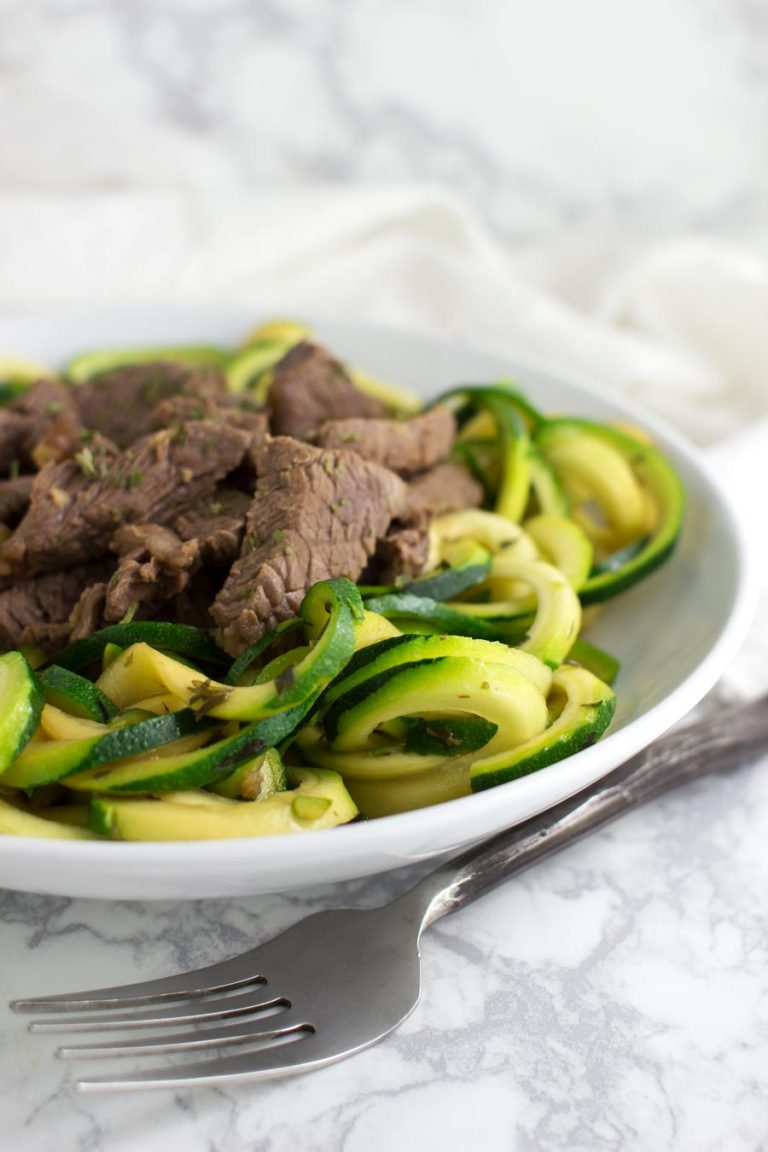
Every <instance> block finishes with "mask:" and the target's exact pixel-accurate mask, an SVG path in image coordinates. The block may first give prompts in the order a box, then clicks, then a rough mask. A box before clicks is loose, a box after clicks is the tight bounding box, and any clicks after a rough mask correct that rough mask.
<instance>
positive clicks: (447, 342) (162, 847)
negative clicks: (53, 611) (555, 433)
mask: <svg viewBox="0 0 768 1152" xmlns="http://www.w3.org/2000/svg"><path fill="white" fill-rule="evenodd" d="M158 313H160V314H161V315H162V316H164V317H166V318H168V322H169V324H171V323H182V324H184V325H185V326H186V325H188V324H191V323H192V322H193V319H194V318H199V322H200V324H201V325H202V327H201V332H203V333H204V332H205V331H206V327H207V328H208V329H209V330H215V329H216V328H217V327H222V328H223V327H224V326H225V325H227V326H233V325H234V324H237V323H240V322H241V321H242V322H244V323H245V324H250V325H253V324H254V323H255V318H254V310H251V309H248V310H246V309H245V308H243V307H242V306H241V305H233V306H232V307H230V308H227V307H222V306H217V307H216V308H212V309H204V308H202V307H198V306H195V305H190V306H189V307H183V306H181V307H180V306H172V307H169V308H167V309H165V308H163V309H160V308H158V306H144V305H141V306H136V307H131V306H126V307H120V306H119V305H110V306H103V307H97V308H93V309H84V308H78V309H72V308H63V309H52V308H44V309H24V310H23V311H21V310H19V311H3V312H2V314H0V338H2V329H4V328H5V327H6V326H11V327H13V325H14V323H19V322H20V321H21V322H23V324H24V325H27V324H29V323H34V324H38V325H41V326H45V325H53V326H55V327H59V326H61V325H62V324H63V323H64V322H70V323H73V324H77V323H79V322H82V321H84V320H85V319H87V320H88V322H89V323H92V324H93V326H94V328H98V325H99V321H100V320H101V321H102V322H104V320H105V318H107V317H110V318H112V319H116V318H118V317H119V319H120V321H123V320H124V321H125V322H126V323H133V322H135V323H136V324H137V326H140V324H141V321H142V318H146V317H148V316H151V317H152V319H153V320H156V318H157V316H158ZM246 317H247V319H246ZM194 322H195V323H197V319H195V320H194ZM308 322H309V323H310V324H311V325H312V327H313V328H317V329H318V331H319V334H320V335H321V337H322V332H323V330H334V329H338V330H344V329H346V330H347V331H351V330H355V331H356V332H357V333H358V335H360V334H364V333H365V332H366V331H369V332H370V333H371V334H372V335H375V336H378V337H381V335H382V334H387V335H390V336H392V337H393V338H394V339H398V338H406V339H411V340H413V339H416V340H420V341H423V342H426V343H430V344H433V345H435V346H436V347H439V348H440V349H441V350H442V351H446V350H449V349H451V348H453V349H456V350H460V351H461V352H462V353H465V354H468V355H477V356H479V357H483V358H491V359H495V360H498V361H499V362H500V363H501V362H502V361H503V362H505V363H508V364H509V368H508V372H509V374H510V375H514V374H515V373H516V372H530V373H538V374H541V375H543V376H545V377H547V378H549V379H550V380H552V381H553V382H555V383H557V384H561V385H562V386H564V387H567V388H575V389H576V390H577V391H582V392H586V393H587V394H589V395H591V396H593V397H594V398H595V399H597V400H598V401H599V402H600V403H601V404H606V403H607V404H608V406H609V407H613V408H616V409H618V410H620V411H621V414H622V415H623V416H627V415H628V416H630V417H633V418H636V419H637V420H639V421H641V422H642V423H643V424H644V425H645V426H646V427H648V428H649V429H650V430H651V431H652V432H653V434H654V435H655V436H658V437H659V439H660V440H662V441H664V442H666V443H668V444H670V445H671V446H672V447H673V448H674V451H675V452H676V453H678V454H679V455H680V456H681V457H682V459H684V460H685V461H686V463H687V464H688V465H689V466H690V467H691V468H692V470H693V471H694V473H695V474H696V475H697V478H698V479H699V480H700V481H701V482H703V484H704V486H705V488H706V490H707V494H708V496H709V497H710V498H713V499H714V501H715V503H716V504H717V506H718V512H719V513H720V515H721V517H722V521H723V523H724V524H726V525H727V526H728V529H729V531H730V535H731V541H730V542H731V544H732V547H733V558H734V561H735V571H736V578H735V581H734V588H733V600H732V603H731V607H730V611H729V612H728V615H727V617H726V619H725V623H724V625H723V627H722V628H721V630H720V632H719V634H718V636H717V637H716V639H715V640H714V642H713V643H712V646H711V647H710V649H709V651H708V652H707V654H706V655H705V657H704V659H703V660H702V661H701V662H700V663H699V664H698V665H697V666H696V668H695V669H694V670H693V671H692V672H691V673H689V675H688V676H687V677H686V679H685V680H684V681H683V682H682V683H681V684H679V685H678V686H677V688H675V689H674V690H673V691H672V692H670V693H668V694H667V695H666V696H665V697H664V698H663V699H662V700H660V701H659V702H658V703H656V704H655V705H653V706H652V707H651V708H650V709H649V710H648V711H647V712H646V713H644V714H643V715H641V716H638V717H635V718H634V719H632V720H629V721H628V722H627V723H626V724H625V725H624V726H623V727H622V728H620V729H617V730H616V731H614V732H611V731H609V732H608V734H607V735H606V736H605V737H604V739H603V740H601V741H599V742H598V743H597V744H595V745H593V746H592V747H590V748H587V749H584V750H582V751H581V752H579V753H576V754H575V756H570V757H568V758H566V759H565V760H562V761H558V762H556V763H555V764H552V765H549V766H548V767H547V768H545V769H543V771H545V772H547V773H548V774H549V775H548V778H549V779H550V780H551V781H555V780H557V782H558V784H559V783H560V781H559V779H558V777H562V778H563V787H558V799H557V800H554V801H552V803H551V804H545V805H544V806H540V807H538V808H534V809H533V810H532V811H531V812H529V813H528V814H527V815H532V814H533V812H534V811H536V812H542V811H546V810H548V809H549V808H551V807H552V806H553V804H555V803H558V802H559V801H560V800H564V799H566V798H567V797H568V796H571V795H573V794H575V793H576V792H578V791H580V790H582V789H583V788H585V787H588V786H589V784H590V783H591V782H593V781H594V780H597V779H600V778H601V777H602V776H605V775H607V774H608V773H609V772H610V771H612V770H613V768H614V767H615V766H616V765H618V764H620V763H622V762H623V761H624V760H626V759H628V758H629V757H630V756H632V755H635V754H637V753H638V752H639V751H641V750H642V749H643V748H645V747H647V746H648V745H649V744H650V743H652V742H653V741H654V740H656V739H658V738H659V737H660V736H661V735H662V734H663V733H664V732H665V731H667V730H668V729H669V728H670V727H672V726H673V725H674V724H675V723H677V722H679V721H680V720H681V719H682V718H683V717H684V716H685V715H687V714H688V713H689V712H690V711H691V709H693V708H694V707H695V706H696V705H697V704H698V703H699V702H700V701H701V699H702V698H703V697H704V696H705V695H706V693H707V692H708V691H709V690H710V689H711V688H712V687H713V685H714V684H715V683H716V681H717V679H718V677H719V675H720V673H721V672H722V670H723V669H724V668H725V666H726V665H727V663H728V662H729V660H730V659H731V658H732V657H733V656H734V655H735V653H736V651H737V649H738V647H739V645H740V643H741V641H742V639H743V637H744V635H745V634H746V630H747V628H748V626H749V623H750V620H751V619H752V616H753V614H754V611H755V606H756V602H757V596H758V590H759V581H758V578H757V572H756V567H755V564H754V562H753V560H752V556H751V550H750V548H749V544H748V540H747V536H746V531H745V528H744V525H743V522H742V520H741V517H740V514H739V511H738V509H737V508H736V506H735V503H734V501H733V500H732V498H731V497H730V495H729V493H728V492H727V490H726V489H725V488H724V487H723V486H722V485H721V484H720V483H719V481H718V480H717V479H716V477H714V476H713V475H712V474H711V472H710V470H709V469H708V468H707V467H706V463H705V460H704V456H703V453H702V452H701V451H700V450H699V449H697V448H696V447H695V446H694V445H693V444H691V443H690V442H689V441H688V439H687V438H686V437H685V436H684V435H683V434H682V433H680V432H679V431H678V430H677V429H675V428H673V427H671V426H669V425H668V424H667V423H666V422H665V421H664V420H663V419H662V418H660V417H658V416H657V415H656V413H654V412H651V411H648V410H646V409H645V408H644V407H643V405H642V404H641V403H638V402H637V401H636V400H635V399H634V398H632V397H624V396H619V397H618V398H617V399H614V397H612V396H608V397H606V396H605V394H604V393H603V392H601V390H600V387H601V386H600V384H598V383H596V382H594V381H592V380H585V379H584V378H583V374H582V373H579V372H574V373H573V374H572V375H571V374H564V373H562V372H559V371H556V370H552V369H551V368H548V367H547V366H546V365H545V364H542V363H541V362H539V363H534V362H532V361H531V360H530V359H528V360H519V359H517V358H516V357H515V356H514V355H513V354H505V353H504V352H502V351H499V350H498V349H492V348H483V347H481V346H475V345H473V344H472V343H470V342H467V341H463V340H457V339H456V338H455V337H454V336H451V335H448V336H441V335H439V334H436V333H434V332H429V331H426V330H421V329H418V328H408V327H404V326H402V325H391V324H386V323H380V322H378V321H371V320H365V319H360V318H354V317H352V318H350V317H340V316H333V315H325V316H323V315H321V314H318V313H315V314H313V315H312V316H310V317H309V320H308ZM13 351H17V350H16V349H14V350H13ZM18 351H19V353H21V350H20V349H19V350H18ZM28 354H31V353H28ZM608 746H609V747H610V749H611V751H612V754H611V755H609V756H608V757H607V758H606V755H605V750H606V747H608ZM575 758H578V762H579V765H580V768H581V771H580V773H579V777H578V782H577V783H576V784H575V785H574V786H573V787H570V788H569V787H568V785H567V781H566V777H567V774H568V771H569V768H572V765H573V763H574V759H575ZM606 759H608V760H610V762H611V763H610V764H609V765H608V766H605V762H606ZM600 765H603V766H602V767H600ZM535 775H536V776H538V775H539V773H536V774H535ZM526 779H529V778H526V777H523V778H521V779H520V780H513V781H509V782H507V783H505V784H502V785H500V786H499V787H498V788H495V789H489V790H487V791H485V792H480V793H474V794H472V795H470V796H466V797H460V798H458V799H455V800H452V801H448V802H445V803H443V804H440V805H435V806H433V807H431V808H429V809H427V810H425V809H417V810H413V811H410V812H404V813H398V814H395V815H391V816H387V817H382V818H379V819H377V820H376V821H371V822H369V823H368V822H366V823H361V824H352V825H345V826H343V827H340V828H332V829H325V830H322V831H316V832H313V833H311V834H304V835H302V834H300V833H299V834H297V835H296V836H290V837H287V836H285V837H280V836H270V837H263V838H258V839H253V838H250V839H249V838H240V839H228V840H219V841H215V840H213V841H204V842H200V841H188V842H187V841H168V842H161V843H153V842H149V843H146V842H145V843H142V842H139V843H133V842H131V843H129V842H120V841H117V842H114V841H110V842H108V843H101V842H99V841H82V842H79V841H57V840H55V839H41V838H38V837H21V836H19V837H10V836H8V837H0V864H2V863H3V862H4V861H7V860H8V859H9V858H12V859H13V860H14V861H15V862H16V863H17V864H18V865H19V866H21V867H23V864H24V862H25V861H26V860H32V859H37V858H38V857H40V856H45V858H46V862H47V864H48V866H49V867H50V868H51V869H53V870H55V869H56V867H57V865H59V864H61V866H62V867H63V866H71V867H74V868H78V867H79V866H82V867H83V868H85V867H87V868H89V869H92V868H96V867H98V866H99V865H100V864H106V863H107V862H109V864H110V868H109V872H110V873H111V872H112V871H113V870H114V869H115V868H118V869H119V868H120V866H121V865H125V866H129V865H134V866H137V865H139V863H140V864H141V871H144V870H146V869H148V868H151V867H152V866H153V863H154V862H156V863H157V865H158V866H159V867H162V866H163V864H165V863H167V862H168V861H170V860H178V859H180V858H181V857H182V856H183V854H184V852H185V850H186V852H198V853H199V852H200V851H204V852H205V857H206V863H207V864H208V865H209V866H215V865H216V864H218V863H225V862H226V863H227V864H228V865H229V866H237V863H238V861H239V860H241V859H242V860H243V861H245V860H246V858H247V863H248V865H249V867H250V868H254V867H257V866H258V862H259V856H261V855H263V854H265V853H267V854H268V856H269V863H270V866H271V867H273V868H277V869H279V868H280V866H281V863H282V862H283V861H285V863H286V864H287V863H288V862H289V861H290V862H291V863H292V864H295V863H297V862H298V860H299V858H300V857H301V855H302V854H303V853H304V852H305V851H306V850H307V849H309V853H310V855H314V849H312V848H310V845H319V844H325V846H326V847H325V849H324V851H327V852H328V853H330V854H331V855H332V856H333V857H334V858H335V859H337V860H340V859H341V860H344V859H350V860H351V859H352V858H357V857H359V855H360V852H361V850H364V849H365V847H366V845H368V846H369V847H370V851H371V855H373V854H374V853H375V852H378V853H379V854H384V855H387V854H389V853H391V854H392V857H393V862H392V865H391V866H392V867H398V866H402V865H406V864H408V863H409V862H413V863H415V862H416V861H418V860H421V859H431V858H436V857H438V856H440V855H442V854H444V853H446V852H450V851H453V850H455V849H457V848H459V847H461V846H466V845H467V844H468V843H470V842H471V840H472V839H478V838H482V836H484V835H488V836H490V835H493V832H487V833H480V834H479V835H478V836H475V837H473V838H467V837H466V836H462V835H461V831H460V830H461V827H462V823H463V822H464V814H465V813H466V812H467V805H472V809H471V811H472V812H473V813H475V814H476V815H477V817H478V818H479V817H480V815H481V813H482V812H485V811H491V810H493V809H497V808H498V805H499V789H502V790H509V789H511V788H517V789H518V791H520V786H521V785H523V786H524V785H525V781H526ZM425 811H428V812H429V813H430V821H431V827H430V831H429V833H428V834H425V839H428V840H435V839H441V844H442V846H441V847H440V848H437V849H436V848H434V847H433V846H425V848H424V850H423V852H419V851H415V852H414V851H412V850H409V851H408V852H407V854H404V853H403V850H402V849H400V850H398V841H403V840H411V839H418V836H414V835H413V833H414V832H417V831H418V824H419V822H420V821H423V819H424V816H423V814H424V812H425ZM527 815H525V816H520V817H519V818H517V819H516V818H515V817H514V815H512V816H510V821H509V823H510V826H511V825H513V824H516V823H519V822H521V821H522V820H524V819H526V818H527ZM473 822H474V823H477V820H475V821H473ZM374 829H375V833H374V836H373V837H372V835H371V833H372V830H374ZM441 829H442V830H443V832H444V833H448V834H449V835H450V839H449V840H447V841H446V839H445V835H444V836H443V837H442V838H441V837H440V835H439V833H440V831H441ZM318 837H319V838H320V839H319V840H318ZM373 839H375V841H376V843H375V846H374V845H373V844H372V843H371V842H372V840H373ZM203 845H204V848H203ZM383 870H384V869H383V868H377V869H376V870H375V871H377V872H379V871H383ZM365 874H366V873H365V872H364V871H361V870H359V869H358V870H356V871H355V876H362V875H365ZM0 883H6V884H7V880H0ZM288 887H289V886H288V885H286V890H287V888H288ZM25 890H29V891H44V890H45V889H41V888H40V887H39V886H38V887H35V888H28V889H25ZM251 890H252V891H253V892H254V893H257V892H266V891H277V890H279V889H277V888H275V887H274V886H271V887H269V888H253V889H251ZM165 895H166V894H165V893H161V894H160V897H159V898H163V897H164V896H165ZM102 898H103V897H102ZM107 898H109V897H107ZM142 898H143V899H148V898H152V897H151V896H150V897H147V896H144V897H142ZM177 898H181V897H177ZM186 898H188V899H205V898H216V897H213V896H208V895H207V894H205V893H203V894H200V893H196V892H191V893H189V895H188V896H187V897H186Z"/></svg>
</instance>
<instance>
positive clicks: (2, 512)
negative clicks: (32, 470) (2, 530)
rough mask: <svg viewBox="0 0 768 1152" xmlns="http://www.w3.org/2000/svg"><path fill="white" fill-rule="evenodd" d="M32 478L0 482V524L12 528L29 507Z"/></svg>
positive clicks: (15, 478)
mask: <svg viewBox="0 0 768 1152" xmlns="http://www.w3.org/2000/svg"><path fill="white" fill-rule="evenodd" d="M34 480H35V478H34V476H14V477H12V478H11V479H9V480H0V524H5V525H6V527H8V528H12V527H13V526H14V524H18V522H19V520H21V518H22V516H23V515H24V513H25V512H26V510H27V508H28V507H29V499H30V496H31V495H32V485H33V483H34Z"/></svg>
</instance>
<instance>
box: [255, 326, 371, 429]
mask: <svg viewBox="0 0 768 1152" xmlns="http://www.w3.org/2000/svg"><path fill="white" fill-rule="evenodd" d="M267 407H268V409H269V415H270V424H271V427H272V431H273V432H274V433H275V434H276V435H280V436H295V437H296V439H297V440H312V439H313V438H314V436H315V435H316V434H317V432H318V430H319V428H320V425H321V424H323V423H324V422H325V421H326V420H337V419H342V418H343V417H349V416H362V417H374V416H386V415H387V409H386V407H385V406H384V405H383V404H382V403H381V402H380V401H379V400H376V399H374V398H373V397H372V396H368V395H367V394H366V393H365V392H361V391H360V389H359V388H356V387H355V385H354V383H353V382H352V380H351V378H350V377H349V375H348V374H347V372H346V371H345V370H344V368H343V366H342V365H341V364H340V363H339V362H338V360H334V358H333V356H331V354H330V352H327V351H326V349H325V348H321V347H320V346H319V345H318V344H310V343H308V342H306V341H304V342H302V343H301V344H297V345H296V346H295V347H294V348H292V349H291V350H290V352H289V353H288V354H287V355H286V356H284V357H283V359H282V360H281V361H280V362H279V364H277V365H276V366H275V368H274V370H273V376H272V384H271V386H270V389H269V395H268V397H267Z"/></svg>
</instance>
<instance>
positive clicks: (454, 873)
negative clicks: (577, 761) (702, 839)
mask: <svg viewBox="0 0 768 1152" xmlns="http://www.w3.org/2000/svg"><path fill="white" fill-rule="evenodd" d="M766 751H768V696H763V697H760V698H759V699H758V700H754V701H751V702H750V703H748V704H739V705H736V706H734V707H730V708H727V709H723V710H721V711H720V712H718V713H716V714H715V715H713V716H711V717H707V718H705V719H703V720H700V721H699V722H698V723H695V724H691V725H689V726H688V727H686V728H683V729H681V730H679V731H675V732H673V733H672V734H670V735H668V736H665V737H664V738H663V739H661V740H659V741H657V742H656V743H654V744H652V745H651V746H650V747H648V748H646V749H645V750H644V751H643V752H640V753H639V754H638V755H637V756H633V757H632V759H631V760H627V761H626V763H624V764H622V765H621V767H619V768H617V769H615V771H613V772H611V774H610V775H608V776H605V777H604V778H603V779H601V780H598V781H596V783H594V784H592V785H591V786H590V787H589V788H586V789H585V790H584V791H582V792H579V793H577V794H576V795H575V796H572V797H569V799H567V800H564V801H562V803H560V804H558V805H557V806H556V807H555V808H550V809H549V810H548V811H546V812H542V813H541V814H540V815H538V816H534V817H532V818H531V819H529V820H526V821H525V822H524V823H523V824H519V825H517V826H516V827H514V828H510V829H507V830H506V831H504V832H500V833H499V834H498V835H497V836H494V837H493V839H491V840H486V841H483V843H482V844H480V845H476V846H475V847H473V848H470V849H468V850H467V851H466V852H463V853H461V854H460V855H459V856H456V857H454V858H453V859H452V860H449V861H448V863H446V864H443V865H442V866H441V867H440V868H437V869H436V870H435V871H434V872H431V873H430V874H429V875H428V876H426V877H425V878H424V879H423V880H422V881H420V883H418V884H417V885H416V886H415V887H414V888H411V889H410V890H409V891H407V892H406V893H404V895H403V896H401V897H400V898H399V899H400V900H401V901H402V902H403V904H405V905H407V906H409V907H410V906H411V905H413V912H414V914H415V915H416V916H417V917H418V916H420V917H421V924H422V928H424V927H426V926H427V925H429V924H431V923H433V922H434V921H435V920H438V919H439V918H440V917H441V916H445V915H446V914H447V913H449V912H456V911H457V910H458V909H459V908H463V907H464V906H465V905H466V904H470V903H471V902H472V901H473V900H476V899H477V897H478V896H482V895H484V893H486V892H488V891H490V889H491V888H494V887H496V885H497V884H500V883H501V882H502V881H503V880H506V879H507V877H509V876H512V875H514V874H515V873H517V872H522V871H523V869H524V868H529V867H530V866H531V864H535V863H536V861H537V860H541V859H543V858H544V857H545V856H550V855H551V854H552V853H553V852H557V851H559V849H561V848H565V847H566V845H568V844H571V843H573V841H574V840H579V839H580V838H581V837H582V836H585V835H586V834H587V832H591V831H592V829H593V828H599V827H601V825H603V824H607V823H608V822H609V821H611V820H614V819H615V818H616V817H617V816H621V815H622V813H624V812H627V811H629V810H630V809H631V808H636V807H637V806H638V805H640V804H644V803H645V802H646V801H647V800H652V799H653V798H654V797H655V796H660V795H661V794H662V793H664V792H666V791H667V790H668V789H670V788H674V787H677V786H678V785H680V784H684V783H686V781H689V780H696V779H697V778H698V777H699V776H704V775H707V774H709V773H712V772H721V771H726V770H728V769H732V768H735V767H737V766H738V765H740V764H744V763H747V762H749V761H751V760H754V759H755V758H756V757H757V756H759V755H760V754H761V753H762V752H766Z"/></svg>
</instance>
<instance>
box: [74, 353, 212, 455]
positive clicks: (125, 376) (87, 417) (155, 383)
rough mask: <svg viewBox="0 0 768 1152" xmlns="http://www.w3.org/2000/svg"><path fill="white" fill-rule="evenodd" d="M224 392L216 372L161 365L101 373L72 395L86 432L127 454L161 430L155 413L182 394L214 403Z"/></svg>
mask: <svg viewBox="0 0 768 1152" xmlns="http://www.w3.org/2000/svg"><path fill="white" fill-rule="evenodd" d="M225 388H226V383H225V380H224V377H223V376H222V374H221V373H220V372H219V371H218V370H217V369H215V368H199V367H194V366H192V365H189V364H181V363H176V362H173V361H163V360H157V361H153V362H151V363H148V364H130V365H127V366H126V367H124V368H112V369H110V370H109V371H107V372H100V373H98V375H96V376H93V377H91V379H90V380H88V381H86V383H84V384H79V385H76V386H74V387H73V388H72V394H73V396H74V398H75V403H76V404H77V407H78V410H79V412H80V419H81V421H82V423H83V424H84V426H85V427H86V428H92V429H94V430H95V431H97V432H100V433H101V434H102V435H103V436H107V437H108V438H109V439H110V440H113V441H114V443H115V444H117V446H118V448H127V447H128V445H129V444H133V442H134V441H135V440H138V439H139V438H140V437H142V436H146V434H147V433H148V432H151V431H152V429H153V428H157V427H158V425H157V422H156V420H155V416H154V409H155V407H156V406H157V404H159V403H160V401H162V400H164V399H166V398H167V397H169V396H177V395H180V394H184V395H186V396H191V397H193V398H194V397H199V398H205V397H213V396H216V395H220V394H223V392H224V390H225ZM201 416H202V413H201ZM201 416H199V417H198V419H200V418H201Z"/></svg>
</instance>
